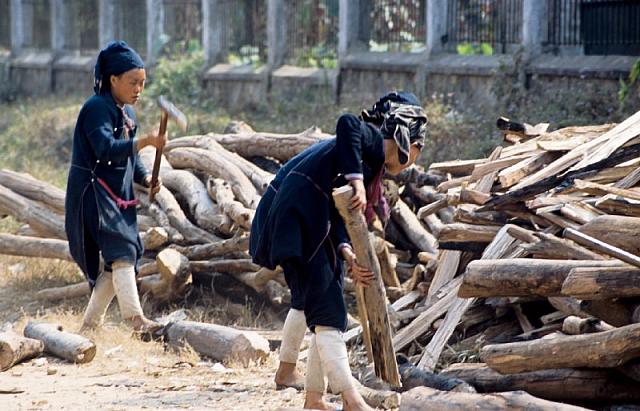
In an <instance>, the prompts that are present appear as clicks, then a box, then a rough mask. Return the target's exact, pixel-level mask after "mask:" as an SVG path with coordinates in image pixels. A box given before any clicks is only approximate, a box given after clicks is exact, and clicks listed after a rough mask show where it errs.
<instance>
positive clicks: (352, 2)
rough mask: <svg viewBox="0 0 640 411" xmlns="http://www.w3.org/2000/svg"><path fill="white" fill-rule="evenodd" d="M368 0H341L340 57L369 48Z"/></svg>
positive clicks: (339, 24) (339, 25) (339, 26)
mask: <svg viewBox="0 0 640 411" xmlns="http://www.w3.org/2000/svg"><path fill="white" fill-rule="evenodd" d="M368 5H369V6H370V4H369V2H368V1H363V0H340V15H339V23H338V57H339V58H343V57H345V56H347V55H348V54H349V53H352V52H354V51H364V50H367V49H368V44H367V39H368V37H369V27H368V20H369V19H368V14H367V12H368V10H369V8H368V7H367V6H368Z"/></svg>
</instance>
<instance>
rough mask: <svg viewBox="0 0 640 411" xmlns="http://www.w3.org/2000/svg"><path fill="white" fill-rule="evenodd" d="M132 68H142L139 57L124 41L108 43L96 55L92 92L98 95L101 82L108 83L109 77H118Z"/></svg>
mask: <svg viewBox="0 0 640 411" xmlns="http://www.w3.org/2000/svg"><path fill="white" fill-rule="evenodd" d="M134 68H144V61H142V58H141V57H140V55H139V54H138V53H136V51H135V50H134V49H132V48H131V47H129V45H127V43H125V42H124V41H112V42H110V43H109V44H107V47H105V48H104V49H102V50H101V51H100V54H98V60H96V66H95V68H94V72H93V75H94V83H93V91H94V92H95V93H96V94H99V93H100V90H101V85H102V83H103V81H109V76H112V75H113V76H118V75H120V74H122V73H124V72H126V71H129V70H131V69H134Z"/></svg>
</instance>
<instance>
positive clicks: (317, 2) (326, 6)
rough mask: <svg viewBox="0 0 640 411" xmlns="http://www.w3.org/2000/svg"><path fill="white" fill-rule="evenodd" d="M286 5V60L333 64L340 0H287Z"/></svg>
mask: <svg viewBox="0 0 640 411" xmlns="http://www.w3.org/2000/svg"><path fill="white" fill-rule="evenodd" d="M286 5H287V7H286V8H285V12H286V14H287V18H286V21H287V39H286V50H285V56H286V58H285V61H286V63H287V64H292V65H296V66H300V67H326V68H334V67H336V65H337V59H338V17H339V0H289V1H288V2H287V3H286Z"/></svg>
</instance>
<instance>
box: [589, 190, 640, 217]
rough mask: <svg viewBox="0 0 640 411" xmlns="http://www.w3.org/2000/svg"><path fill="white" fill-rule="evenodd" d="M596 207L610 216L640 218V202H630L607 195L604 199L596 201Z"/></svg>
mask: <svg viewBox="0 0 640 411" xmlns="http://www.w3.org/2000/svg"><path fill="white" fill-rule="evenodd" d="M595 206H596V207H598V208H599V209H600V210H602V211H606V212H607V213H609V214H619V215H624V216H628V217H640V201H637V200H629V199H627V198H624V197H619V196H616V195H613V194H607V195H606V196H604V197H602V198H601V199H599V200H598V201H596V204H595Z"/></svg>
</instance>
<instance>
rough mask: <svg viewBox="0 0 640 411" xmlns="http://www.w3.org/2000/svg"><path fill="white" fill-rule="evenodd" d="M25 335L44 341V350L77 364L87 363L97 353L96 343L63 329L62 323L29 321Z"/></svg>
mask: <svg viewBox="0 0 640 411" xmlns="http://www.w3.org/2000/svg"><path fill="white" fill-rule="evenodd" d="M24 336H25V337H29V338H33V339H36V340H40V341H42V342H43V343H44V351H45V352H46V353H49V354H51V355H55V356H56V357H60V358H62V359H65V360H67V361H70V362H72V363H75V364H86V363H88V362H90V361H91V360H93V357H95V355H96V345H95V344H94V343H93V341H91V340H89V339H88V338H85V337H83V336H81V335H78V334H73V333H70V332H67V331H63V329H62V326H61V325H57V324H47V323H33V322H29V323H28V324H27V325H26V327H25V328H24Z"/></svg>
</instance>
